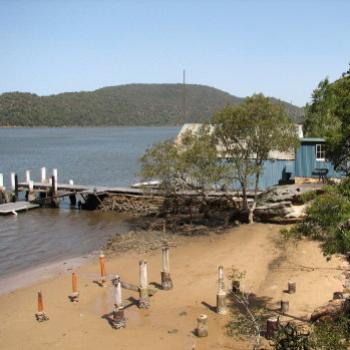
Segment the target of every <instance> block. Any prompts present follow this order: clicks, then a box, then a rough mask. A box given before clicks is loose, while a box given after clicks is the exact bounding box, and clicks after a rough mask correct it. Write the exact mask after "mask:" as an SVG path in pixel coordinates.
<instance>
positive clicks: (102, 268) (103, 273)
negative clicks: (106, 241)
mask: <svg viewBox="0 0 350 350" xmlns="http://www.w3.org/2000/svg"><path fill="white" fill-rule="evenodd" d="M99 261H100V275H101V277H100V280H99V285H100V286H101V287H106V286H107V274H106V263H105V255H104V254H103V251H102V250H101V252H100V256H99Z"/></svg>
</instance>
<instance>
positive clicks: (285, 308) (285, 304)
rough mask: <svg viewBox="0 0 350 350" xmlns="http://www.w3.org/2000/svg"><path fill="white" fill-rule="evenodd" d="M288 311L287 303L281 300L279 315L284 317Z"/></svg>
mask: <svg viewBox="0 0 350 350" xmlns="http://www.w3.org/2000/svg"><path fill="white" fill-rule="evenodd" d="M288 311H289V301H288V300H281V313H282V314H283V315H284V314H286V313H287V312H288Z"/></svg>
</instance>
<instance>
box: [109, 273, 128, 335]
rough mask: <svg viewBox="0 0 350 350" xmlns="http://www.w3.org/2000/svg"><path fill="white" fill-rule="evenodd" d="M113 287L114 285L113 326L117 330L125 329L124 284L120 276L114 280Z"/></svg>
mask: <svg viewBox="0 0 350 350" xmlns="http://www.w3.org/2000/svg"><path fill="white" fill-rule="evenodd" d="M113 285H114V309H113V321H112V326H113V328H115V329H119V328H125V326H126V319H125V316H124V306H123V298H122V284H121V281H120V277H119V276H115V278H114V279H113Z"/></svg>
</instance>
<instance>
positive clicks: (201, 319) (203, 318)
mask: <svg viewBox="0 0 350 350" xmlns="http://www.w3.org/2000/svg"><path fill="white" fill-rule="evenodd" d="M196 335H197V337H207V336H208V316H207V315H204V314H202V315H199V316H198V318H197V328H196Z"/></svg>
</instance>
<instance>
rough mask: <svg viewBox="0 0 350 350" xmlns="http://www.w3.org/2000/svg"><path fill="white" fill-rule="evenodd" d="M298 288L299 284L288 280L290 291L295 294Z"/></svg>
mask: <svg viewBox="0 0 350 350" xmlns="http://www.w3.org/2000/svg"><path fill="white" fill-rule="evenodd" d="M296 290H297V284H296V283H295V282H291V281H289V282H288V293H289V294H294V293H295V292H296Z"/></svg>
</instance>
